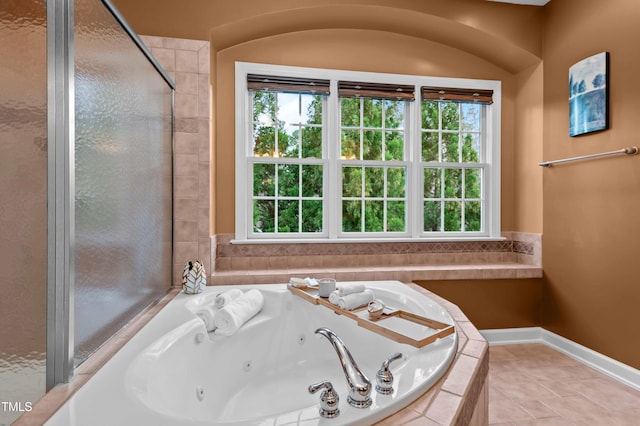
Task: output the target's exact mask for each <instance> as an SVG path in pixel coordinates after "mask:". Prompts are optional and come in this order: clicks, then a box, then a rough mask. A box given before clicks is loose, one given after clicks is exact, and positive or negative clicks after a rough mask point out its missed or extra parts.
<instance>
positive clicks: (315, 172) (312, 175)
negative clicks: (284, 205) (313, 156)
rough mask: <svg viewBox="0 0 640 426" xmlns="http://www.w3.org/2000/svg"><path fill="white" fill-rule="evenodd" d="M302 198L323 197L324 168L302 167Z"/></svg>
mask: <svg viewBox="0 0 640 426" xmlns="http://www.w3.org/2000/svg"><path fill="white" fill-rule="evenodd" d="M302 196H303V197H322V166H320V165H303V166H302Z"/></svg>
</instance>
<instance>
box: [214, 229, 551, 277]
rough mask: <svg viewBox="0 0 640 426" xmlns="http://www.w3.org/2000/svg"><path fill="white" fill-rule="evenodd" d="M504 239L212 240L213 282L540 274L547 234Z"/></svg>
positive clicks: (511, 235) (505, 235)
mask: <svg viewBox="0 0 640 426" xmlns="http://www.w3.org/2000/svg"><path fill="white" fill-rule="evenodd" d="M502 236H503V238H504V240H503V241H465V242H389V243H386V242H385V243H351V242H350V243H318V244H308V243H307V244H305V243H299V244H295V243H293V244H284V243H283V244H233V243H232V240H233V238H234V235H233V234H219V235H214V236H212V238H211V247H212V250H211V252H212V259H211V264H212V266H213V268H212V274H211V278H210V284H211V285H225V284H252V283H255V284H260V283H272V282H287V281H288V280H289V278H290V277H291V276H301V275H302V276H326V277H333V278H335V279H337V280H339V281H351V280H356V279H359V280H369V279H370V280H385V279H390V280H398V281H402V282H412V281H417V280H429V279H431V280H444V279H502V278H540V277H541V276H542V253H541V250H542V236H541V235H540V234H527V233H521V232H504V233H503V234H502Z"/></svg>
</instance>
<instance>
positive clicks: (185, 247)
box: [141, 36, 212, 284]
mask: <svg viewBox="0 0 640 426" xmlns="http://www.w3.org/2000/svg"><path fill="white" fill-rule="evenodd" d="M141 38H142V40H143V41H144V43H145V44H146V45H147V46H148V47H149V49H150V50H151V52H152V53H153V55H154V56H155V57H156V58H157V59H158V61H159V62H160V63H161V64H162V66H163V67H164V68H165V69H166V70H167V72H168V73H169V74H171V76H172V77H173V78H174V80H175V82H176V90H175V102H174V108H175V127H174V176H175V178H174V230H173V233H174V242H175V248H174V284H180V280H181V276H182V269H183V268H184V265H185V263H186V262H187V261H188V260H192V259H199V260H201V261H202V262H203V264H204V265H205V269H206V271H207V273H210V272H211V270H212V269H211V239H210V235H209V131H210V130H209V123H210V107H209V105H210V97H211V94H210V85H209V67H210V65H209V63H210V61H209V57H210V56H209V42H207V41H201V40H186V39H176V38H168V37H152V36H141Z"/></svg>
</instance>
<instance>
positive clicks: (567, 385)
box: [489, 344, 640, 426]
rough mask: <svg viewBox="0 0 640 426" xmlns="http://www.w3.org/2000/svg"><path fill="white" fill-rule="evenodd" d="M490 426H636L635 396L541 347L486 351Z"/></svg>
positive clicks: (639, 410)
mask: <svg viewBox="0 0 640 426" xmlns="http://www.w3.org/2000/svg"><path fill="white" fill-rule="evenodd" d="M489 365H490V367H489V424H490V425H518V426H520V425H593V426H615V425H629V426H632V425H633V426H638V425H640V392H639V391H636V390H634V389H632V388H630V387H628V386H625V385H623V384H621V383H619V382H617V381H615V380H613V379H611V378H609V377H608V376H605V375H603V374H601V373H599V372H597V371H595V370H593V369H591V368H589V367H587V366H585V365H584V364H581V363H579V362H578V361H575V360H574V359H572V358H570V357H568V356H566V355H564V354H562V353H560V352H557V351H555V350H554V349H551V348H549V347H548V346H546V345H544V344H526V345H505V346H492V347H491V348H490V350H489Z"/></svg>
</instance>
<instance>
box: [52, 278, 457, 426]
mask: <svg viewBox="0 0 640 426" xmlns="http://www.w3.org/2000/svg"><path fill="white" fill-rule="evenodd" d="M339 284H340V283H339ZM365 284H366V286H367V288H370V289H372V290H373V291H374V293H375V296H376V298H377V299H380V300H382V301H383V302H384V303H385V304H386V305H387V306H391V307H394V308H401V309H402V310H404V311H407V312H411V313H414V314H417V315H420V316H425V317H429V318H431V319H434V320H436V321H439V322H442V323H447V324H453V320H452V318H451V317H450V316H449V314H448V313H447V312H446V310H445V309H443V307H442V306H440V305H439V304H437V303H436V302H434V301H433V300H431V299H429V298H428V297H426V296H425V295H423V294H420V293H418V292H417V291H415V290H413V289H412V288H410V287H408V286H406V285H404V284H402V283H400V282H395V281H379V282H375V281H374V282H366V283H365ZM236 287H239V288H241V289H243V290H248V289H251V288H257V289H259V290H260V291H261V292H262V294H263V295H264V308H263V309H262V311H261V312H260V313H259V314H258V315H256V316H255V317H253V318H252V319H251V320H249V321H248V322H247V323H246V324H244V325H243V326H242V327H241V328H240V329H239V330H238V331H237V332H236V333H235V334H233V335H232V336H228V337H227V336H218V335H215V333H207V330H206V328H205V326H204V323H203V322H202V321H201V320H200V318H199V317H197V316H196V312H197V311H198V309H199V308H200V307H201V306H202V305H204V304H208V303H213V300H214V298H215V296H216V295H217V294H218V293H220V292H221V291H224V290H226V289H228V288H230V287H220V286H216V287H207V289H206V290H205V291H204V292H203V293H201V294H198V295H185V294H178V295H177V296H176V297H175V298H174V299H173V300H172V301H171V302H170V303H169V304H168V305H167V306H166V307H164V308H163V309H162V310H161V311H160V312H159V313H158V314H157V315H156V316H155V317H154V318H153V319H152V320H151V321H150V322H149V323H148V324H147V325H146V326H145V327H144V328H143V329H142V330H141V331H140V332H138V333H137V334H136V335H135V336H134V337H133V338H132V339H131V340H130V341H129V342H128V343H127V344H126V345H125V346H124V347H123V348H122V349H121V350H120V351H119V352H118V353H116V354H115V355H114V356H113V357H112V358H111V359H110V360H109V361H108V362H107V363H106V364H105V366H104V367H103V368H101V369H100V370H99V371H98V372H97V373H96V374H95V375H94V376H93V377H92V378H91V379H90V380H89V381H88V382H87V383H86V384H85V385H84V386H83V387H82V388H81V389H80V390H79V391H78V392H77V393H76V394H75V395H74V396H73V397H72V398H71V399H70V400H69V401H67V403H66V404H65V405H64V406H63V407H62V408H61V409H60V410H59V411H58V412H57V413H55V414H54V416H53V417H51V418H50V419H49V421H48V423H47V424H48V425H54V426H55V425H87V424H91V425H100V424H104V425H107V424H109V425H113V424H118V425H236V426H238V425H301V424H304V425H315V424H318V425H344V424H350V425H351V424H352V425H369V424H372V423H374V422H375V421H378V420H381V419H383V418H385V417H387V416H389V415H391V414H392V413H394V412H396V411H398V410H400V409H402V408H403V407H405V406H407V405H408V404H410V403H411V402H412V401H413V400H415V399H416V398H418V397H419V396H420V395H422V394H423V393H424V392H425V391H426V390H427V389H428V388H429V387H431V386H432V385H433V384H434V383H435V382H436V381H437V380H438V379H439V378H440V377H441V376H442V375H443V374H444V373H445V372H446V370H447V368H448V366H449V364H450V363H451V361H452V359H453V358H454V356H455V354H456V342H457V336H456V334H455V333H454V334H451V335H449V336H446V337H443V338H441V339H437V340H436V341H435V342H433V343H431V344H428V345H426V346H423V347H421V348H417V347H414V346H412V345H408V344H403V343H398V342H396V341H394V340H391V339H389V338H387V337H385V336H382V335H380V334H377V333H374V332H372V331H370V330H368V329H366V328H363V327H360V326H358V324H357V322H356V321H354V320H353V319H352V318H347V317H345V316H342V315H336V314H335V313H334V312H333V311H331V310H330V309H328V308H327V307H325V306H321V305H314V304H311V303H309V302H308V301H306V300H303V299H302V298H300V297H298V296H296V295H294V294H293V293H291V292H290V291H289V290H288V289H287V287H286V285H285V284H267V285H259V286H236ZM385 321H388V320H385ZM320 327H325V328H328V329H331V330H332V331H333V332H335V334H337V335H338V336H339V337H340V338H341V340H342V341H343V342H344V345H345V346H346V347H347V348H348V350H349V351H350V352H351V354H352V355H353V358H354V359H355V361H356V363H357V364H358V366H359V367H360V369H361V371H362V372H363V373H364V374H365V375H366V376H367V377H368V378H369V379H370V380H371V382H372V384H373V386H374V387H375V384H376V373H377V371H378V370H379V369H380V367H381V365H382V363H383V361H384V360H386V359H387V358H389V357H390V356H391V355H393V354H395V353H397V352H401V353H402V357H401V358H400V359H398V360H396V361H394V362H392V363H391V364H390V370H391V372H392V374H393V376H394V383H393V386H394V388H393V392H392V393H391V394H389V395H383V394H380V393H378V392H376V390H375V389H374V390H373V391H372V392H371V399H372V403H371V405H370V406H369V407H367V408H355V407H352V406H351V405H349V404H348V403H347V396H348V394H349V392H348V388H347V382H346V379H345V373H344V372H343V369H342V366H341V364H340V360H339V358H338V355H337V354H336V351H334V348H333V347H332V345H331V343H330V342H329V341H328V340H327V339H325V338H323V337H321V336H320V335H318V334H315V333H314V332H315V330H316V329H318V328H320ZM399 327H404V326H403V325H401V326H399ZM401 331H402V332H403V333H405V334H412V333H413V334H415V336H414V337H415V338H416V339H420V338H423V337H424V336H425V335H428V334H429V333H434V332H435V330H431V329H425V328H424V327H422V328H419V327H408V328H406V329H403V330H401ZM325 380H326V381H330V382H331V383H332V384H333V387H334V388H335V390H336V391H337V393H338V394H339V397H340V402H339V408H340V415H339V416H337V417H335V418H332V419H327V418H322V417H321V416H320V415H319V406H320V400H319V394H320V392H318V393H317V394H310V393H309V391H308V387H309V385H310V384H312V383H318V382H321V381H325Z"/></svg>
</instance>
